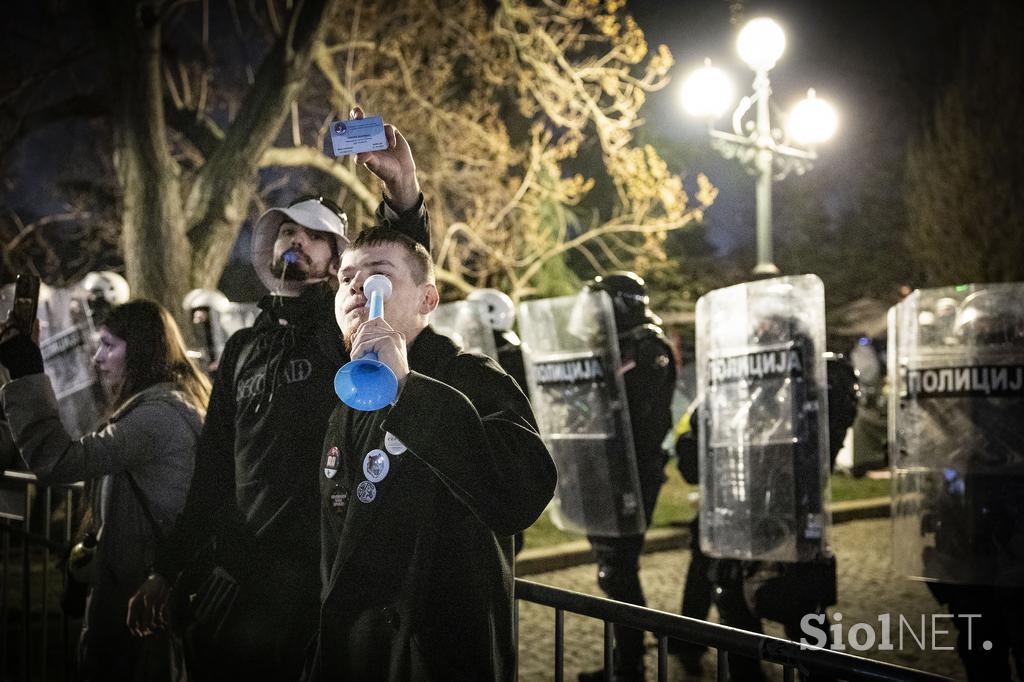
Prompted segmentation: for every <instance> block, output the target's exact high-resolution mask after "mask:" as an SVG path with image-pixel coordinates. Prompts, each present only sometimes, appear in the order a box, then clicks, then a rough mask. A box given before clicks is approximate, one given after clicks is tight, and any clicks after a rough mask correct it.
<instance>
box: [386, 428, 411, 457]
mask: <svg viewBox="0 0 1024 682" xmlns="http://www.w3.org/2000/svg"><path fill="white" fill-rule="evenodd" d="M384 449H385V450H387V451H388V452H390V453H391V454H392V455H400V454H402V453H403V452H405V451H406V450H408V449H409V448H407V447H405V443H403V442H402V441H400V440H398V436H396V435H395V434H393V433H391V432H390V431H385V432H384Z"/></svg>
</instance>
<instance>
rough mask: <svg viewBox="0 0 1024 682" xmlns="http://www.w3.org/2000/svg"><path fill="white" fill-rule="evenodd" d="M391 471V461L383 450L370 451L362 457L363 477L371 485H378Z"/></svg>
mask: <svg viewBox="0 0 1024 682" xmlns="http://www.w3.org/2000/svg"><path fill="white" fill-rule="evenodd" d="M390 470H391V461H390V460H389V459H388V456H387V453H385V452H384V451H383V450H370V451H369V452H367V453H366V457H363V475H364V476H366V480H367V481H370V482H371V483H380V482H381V481H383V480H384V477H385V476H387V475H388V471H390Z"/></svg>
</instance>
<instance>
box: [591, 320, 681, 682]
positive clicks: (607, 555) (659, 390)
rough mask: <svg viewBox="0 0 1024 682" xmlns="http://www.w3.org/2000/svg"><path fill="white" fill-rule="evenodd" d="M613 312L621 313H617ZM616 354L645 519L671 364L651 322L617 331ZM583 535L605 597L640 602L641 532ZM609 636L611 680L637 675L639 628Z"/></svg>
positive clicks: (666, 416) (671, 386)
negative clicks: (612, 665)
mask: <svg viewBox="0 0 1024 682" xmlns="http://www.w3.org/2000/svg"><path fill="white" fill-rule="evenodd" d="M616 317H617V318H620V317H621V316H620V315H619V314H618V313H617V314H616ZM616 324H619V319H616ZM623 327H625V325H623ZM619 353H620V356H621V358H622V368H623V370H624V374H623V378H624V380H625V385H626V400H627V402H628V403H629V419H630V423H631V425H632V429H633V444H634V447H635V451H636V459H637V470H638V473H639V475H640V488H641V494H642V495H643V503H644V513H645V515H646V518H647V521H648V523H650V520H651V515H652V513H653V512H654V505H655V503H656V502H657V499H658V491H659V490H660V488H661V484H662V483H663V482H664V481H665V472H664V469H665V462H666V459H667V458H666V455H665V452H664V450H663V449H662V447H661V443H662V441H663V440H664V438H665V434H666V433H668V430H669V429H670V428H672V409H671V408H672V396H673V393H674V391H675V381H676V368H675V363H674V362H673V360H672V350H671V348H670V347H669V345H668V342H667V341H666V340H665V337H664V335H663V333H662V331H661V329H660V328H659V327H658V326H656V325H654V324H649V323H644V324H639V325H637V326H634V327H632V328H626V329H624V330H623V331H621V332H620V334H619ZM587 539H588V540H589V541H590V544H591V547H592V548H593V551H594V556H595V558H596V560H597V583H598V585H599V586H600V588H601V589H602V590H603V591H604V592H605V594H607V595H608V597H610V598H611V599H616V600H618V601H624V602H628V603H631V604H638V605H640V606H645V605H646V600H645V599H644V593H643V588H642V587H641V585H640V575H639V571H640V553H641V551H642V550H643V544H644V536H643V535H642V534H639V535H629V536H625V537H606V536H596V535H588V536H587ZM615 640H616V647H615V675H616V679H624V680H628V679H643V654H644V643H643V632H640V631H639V630H633V629H631V628H624V627H620V626H615ZM581 679H584V676H581Z"/></svg>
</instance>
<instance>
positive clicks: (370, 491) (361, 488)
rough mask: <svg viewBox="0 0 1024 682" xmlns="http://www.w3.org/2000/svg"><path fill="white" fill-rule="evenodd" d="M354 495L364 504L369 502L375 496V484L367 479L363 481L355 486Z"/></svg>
mask: <svg viewBox="0 0 1024 682" xmlns="http://www.w3.org/2000/svg"><path fill="white" fill-rule="evenodd" d="M356 497H358V498H359V501H360V502H362V503H364V504H369V503H370V502H373V500H374V499H375V498H376V497H377V486H375V485H374V484H372V483H370V482H369V481H363V482H362V483H360V484H359V485H358V487H356Z"/></svg>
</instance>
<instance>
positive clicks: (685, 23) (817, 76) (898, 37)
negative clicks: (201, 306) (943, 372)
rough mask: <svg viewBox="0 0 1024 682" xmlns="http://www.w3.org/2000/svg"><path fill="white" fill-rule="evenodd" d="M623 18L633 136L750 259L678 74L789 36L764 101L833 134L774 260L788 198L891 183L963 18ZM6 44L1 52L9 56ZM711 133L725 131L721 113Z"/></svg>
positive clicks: (649, 8)
mask: <svg viewBox="0 0 1024 682" xmlns="http://www.w3.org/2000/svg"><path fill="white" fill-rule="evenodd" d="M991 1H995V2H998V1H999V0H991ZM628 11H630V12H632V13H633V14H634V16H635V17H636V19H637V21H638V22H639V24H640V26H641V28H643V30H644V31H645V33H646V35H647V38H648V42H649V43H650V44H651V46H652V49H654V47H655V46H656V45H658V44H659V43H664V44H666V45H668V46H669V48H670V49H671V51H672V53H673V55H674V57H675V60H676V66H675V68H674V70H673V72H672V77H673V78H672V83H671V84H670V85H669V86H668V87H667V88H666V89H665V90H663V91H661V92H658V93H655V94H653V95H652V96H651V97H650V99H649V102H648V104H647V106H646V108H645V109H644V111H643V113H644V116H645V118H646V121H647V124H646V126H644V128H643V129H642V130H640V131H638V138H639V139H640V140H641V141H652V142H654V143H655V144H656V146H657V147H658V148H659V151H660V152H661V153H662V155H663V156H664V157H665V158H666V159H667V160H668V162H669V164H670V167H671V168H672V169H673V170H675V171H677V172H681V173H684V174H686V175H687V176H688V177H689V178H690V180H689V184H688V186H689V187H692V186H693V181H692V178H693V176H694V174H695V173H696V172H698V171H699V172H704V173H706V174H707V175H708V176H709V177H710V179H711V180H712V182H713V183H714V184H715V185H716V186H718V188H719V190H720V193H719V195H718V199H717V201H716V203H715V205H714V206H713V207H712V208H711V209H710V210H709V211H708V213H707V215H706V223H707V226H708V228H709V237H710V239H711V240H712V241H713V243H714V244H715V245H717V246H718V247H719V251H720V253H725V252H727V251H729V250H731V249H737V248H748V249H752V246H753V242H754V224H755V220H754V208H755V207H754V178H753V177H751V176H749V175H747V173H746V172H745V171H744V170H743V169H742V167H741V166H740V165H739V164H738V163H737V162H735V161H729V160H725V159H723V158H721V157H720V156H719V155H718V154H717V152H715V151H713V150H712V149H711V147H710V144H709V138H708V136H707V134H706V130H705V129H704V126H703V124H702V123H701V122H699V121H696V120H693V119H691V118H690V117H688V116H687V115H686V114H685V113H684V112H683V111H682V108H681V106H680V104H679V101H678V100H679V98H678V89H679V86H680V84H681V83H682V81H683V79H684V78H685V76H686V75H687V74H688V73H689V72H690V71H692V70H693V69H694V68H697V67H698V66H700V64H701V63H702V60H703V59H704V57H710V58H712V60H713V61H714V63H715V65H716V66H719V67H721V68H723V69H725V70H726V71H727V72H728V73H729V74H730V75H731V77H732V79H733V83H734V86H735V88H736V94H737V97H738V96H741V95H742V94H747V93H748V92H750V83H751V81H752V78H753V73H752V72H751V71H750V70H749V68H748V67H747V66H746V65H745V64H743V63H742V61H741V60H740V58H739V56H738V55H737V53H736V50H735V40H736V34H737V33H738V30H739V28H740V26H742V24H743V23H744V21H745V20H746V19H749V18H752V17H754V16H759V15H768V16H771V17H772V18H774V19H775V20H777V21H778V22H779V23H780V24H781V25H782V26H783V28H784V30H785V31H786V35H787V47H786V51H785V53H784V54H783V56H782V58H781V60H780V62H779V63H778V64H777V66H776V67H775V68H774V69H773V70H772V72H771V77H772V85H773V101H774V102H775V103H777V104H778V105H779V106H780V107H781V108H783V109H785V110H788V109H790V108H791V107H792V106H793V104H795V103H796V102H797V101H798V100H799V99H801V98H802V97H803V95H804V94H805V92H806V89H807V88H808V87H814V88H816V90H817V92H818V95H819V96H820V97H822V98H825V99H828V100H829V101H830V102H831V103H832V104H833V105H834V106H835V107H836V108H837V110H838V112H839V116H840V123H839V130H838V132H837V134H836V137H835V138H834V139H833V140H832V141H830V142H828V143H826V144H824V145H822V146H821V147H820V148H819V150H818V151H819V156H820V158H819V160H818V162H817V164H816V166H815V168H814V169H813V170H812V171H811V172H810V173H808V174H807V175H805V176H801V177H797V176H795V175H791V176H790V177H789V178H787V179H786V180H785V181H783V182H781V183H777V184H776V185H775V190H774V194H773V196H774V201H775V207H774V208H775V210H774V216H775V220H774V223H775V225H774V227H775V245H776V253H777V254H778V252H779V250H780V246H781V245H782V244H784V242H785V240H786V239H787V237H789V236H791V235H790V233H789V231H788V230H789V229H790V226H791V221H790V220H789V218H788V216H787V210H795V209H794V208H793V207H794V206H795V205H796V202H794V201H792V198H793V197H799V196H813V197H820V198H821V200H822V201H823V202H824V206H825V207H826V209H827V211H828V212H829V213H830V214H831V215H835V216H838V215H839V214H841V213H842V212H843V211H850V210H857V207H858V206H859V205H861V203H862V202H863V201H865V196H866V195H865V191H866V190H865V187H866V185H867V184H868V183H869V181H870V180H871V179H872V178H877V177H880V176H882V177H889V178H893V179H898V178H899V177H900V172H901V168H902V161H903V158H904V154H905V145H906V141H907V140H908V138H909V136H910V135H911V134H913V132H914V131H915V129H917V128H918V127H919V126H920V123H921V121H922V120H924V117H925V113H926V112H927V111H928V107H929V105H930V104H931V102H932V100H933V99H934V97H935V96H936V93H937V92H939V91H940V88H941V85H942V84H943V82H944V79H945V78H946V75H947V72H948V70H949V69H948V64H949V62H950V60H951V59H952V58H953V56H955V54H956V51H957V46H956V44H955V41H952V42H951V41H948V40H947V41H945V42H944V41H943V38H944V37H947V36H948V35H950V29H949V28H948V26H949V24H951V23H952V24H955V23H956V20H957V17H959V16H961V15H963V14H965V13H968V12H969V11H970V10H969V9H968V8H966V7H960V6H959V5H956V4H955V3H952V2H948V1H946V0H936V1H933V2H926V1H925V0H908V1H907V2H899V3H891V2H884V1H881V0H864V1H862V2H851V1H848V0H839V1H835V2H833V1H829V2H815V1H811V0H803V1H797V0H774V1H770V2H757V1H754V2H742V3H739V2H729V1H727V0H688V1H686V2H669V1H664V0H630V1H629V2H628ZM8 29H9V30H11V29H13V30H15V31H16V32H17V29H18V27H17V26H16V24H9V25H8ZM54 30H55V31H56V32H57V33H60V34H61V35H62V36H63V37H64V38H68V37H69V36H71V35H72V34H73V32H74V30H75V29H74V27H73V26H64V27H55V28H54ZM23 33H28V31H23ZM10 45H11V43H10V42H8V47H9V49H13V48H10ZM39 49H41V48H39ZM3 52H4V50H3V49H0V53H3ZM4 80H7V79H4ZM6 85H10V83H7V84H6ZM718 126H719V127H720V128H725V127H727V126H728V115H726V116H723V117H722V119H720V120H719V122H718ZM81 144H88V142H87V141H83V140H80V139H77V138H76V136H75V135H74V128H70V129H65V130H63V131H59V130H56V127H53V126H51V127H50V128H48V129H47V130H46V131H44V132H42V133H40V134H38V135H36V136H34V140H33V142H32V143H31V144H27V145H22V146H21V148H20V152H19V155H18V158H16V159H8V162H11V161H13V165H14V166H16V167H18V168H19V169H20V170H21V171H22V172H23V179H24V180H30V179H31V177H32V176H33V174H34V173H35V172H36V170H35V169H36V168H39V169H42V168H46V167H50V168H52V167H53V166H54V165H55V164H59V163H60V162H61V161H62V160H63V158H65V156H66V155H67V154H68V153H69V150H71V149H73V148H74V147H75V145H81ZM5 189H6V192H7V194H8V197H7V198H8V201H11V202H12V203H13V204H15V205H18V204H22V205H25V206H27V205H30V206H31V207H32V209H33V210H32V212H34V213H36V215H40V214H45V213H47V212H52V211H55V210H58V209H59V205H57V204H56V202H55V201H54V197H52V196H50V195H49V194H46V193H45V192H44V190H43V188H42V187H37V186H36V185H35V184H34V183H32V182H29V181H24V182H22V183H20V184H19V185H18V186H16V187H11V186H9V187H7V188H5ZM875 190H876V193H875V194H874V195H872V196H871V200H872V201H883V202H885V203H886V205H891V206H892V207H893V211H894V212H895V211H902V201H903V200H902V194H901V187H900V183H899V182H896V181H893V182H890V183H889V184H887V185H886V187H885V189H884V193H883V195H882V196H879V195H878V194H877V187H876V188H875Z"/></svg>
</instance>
